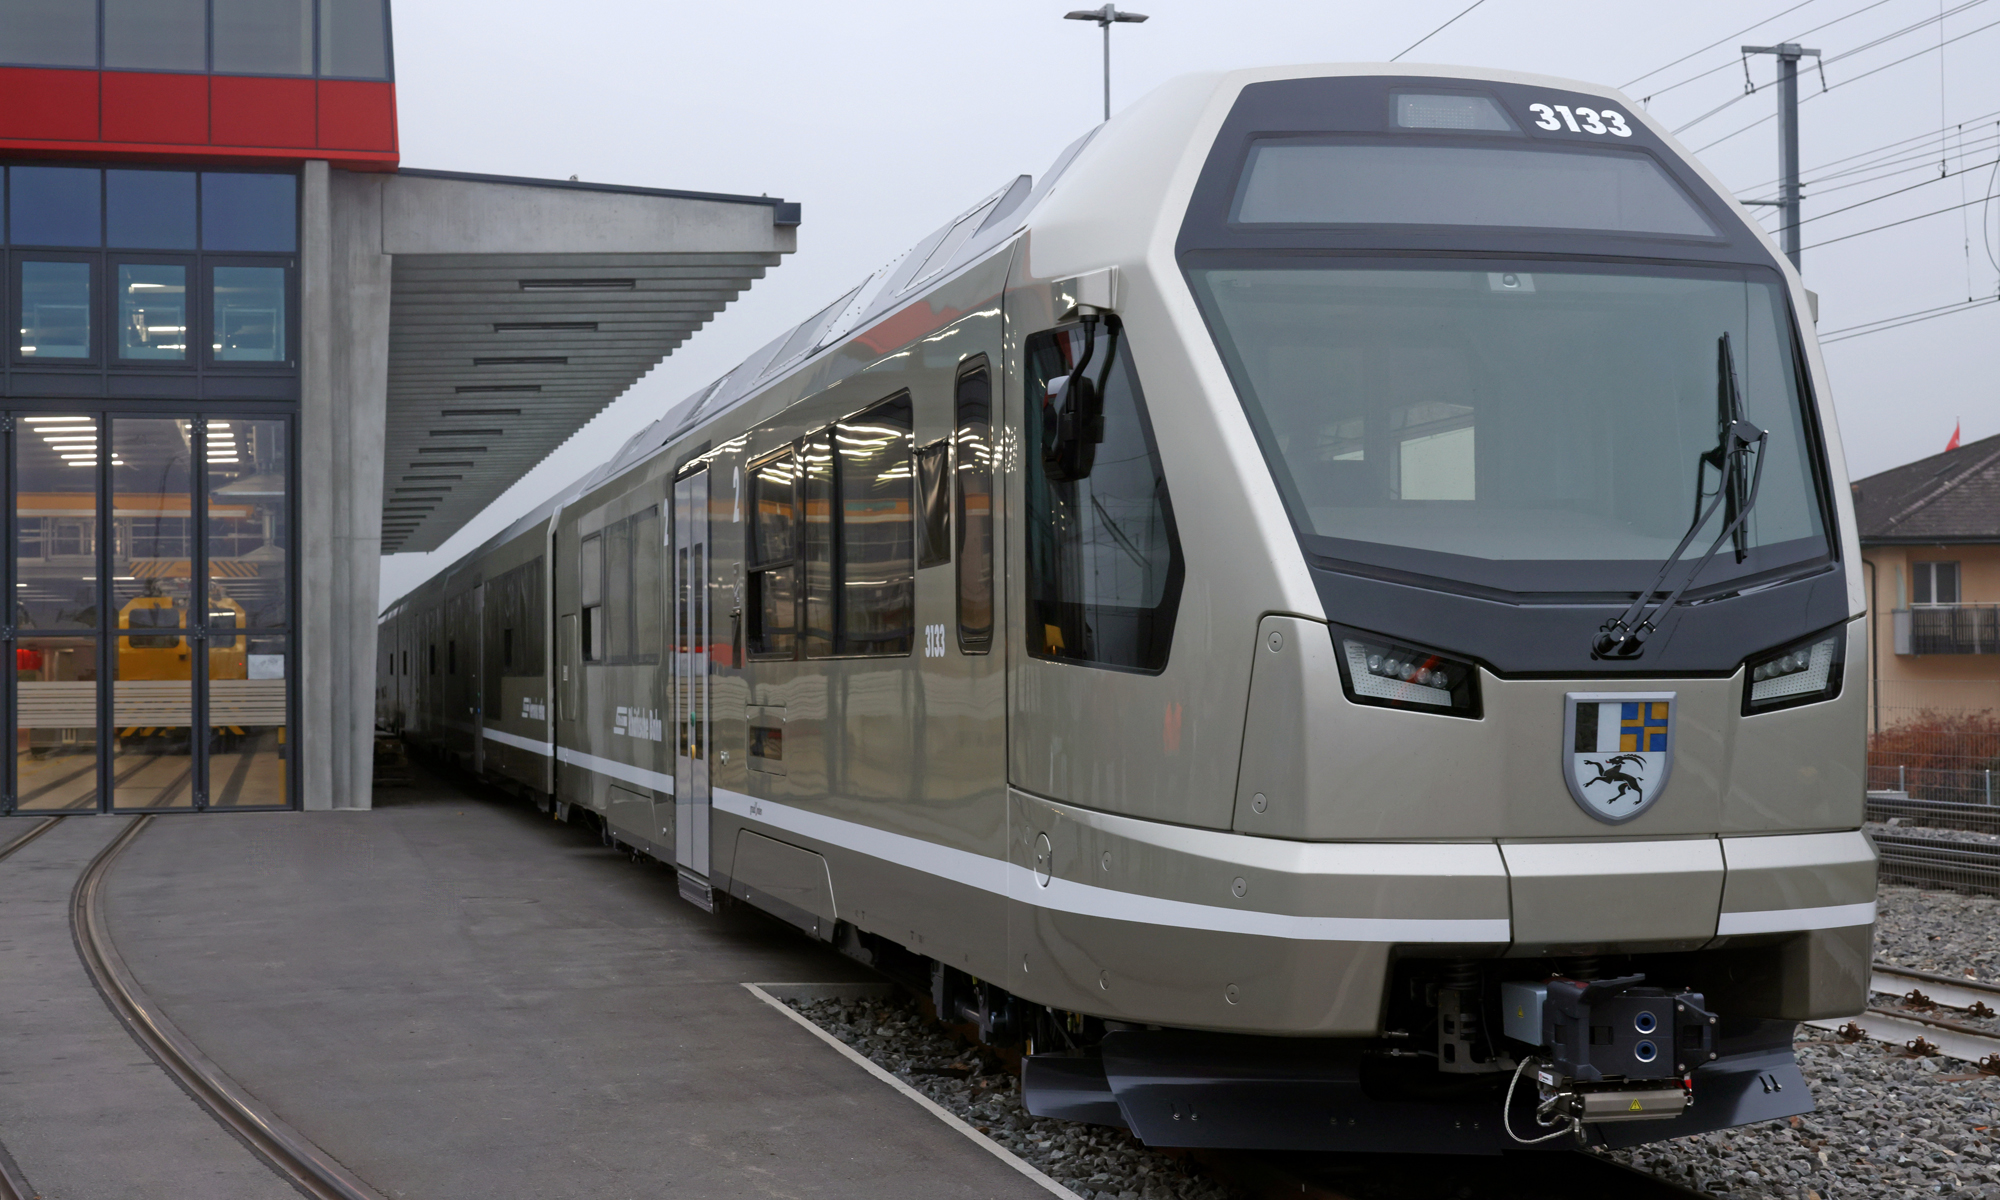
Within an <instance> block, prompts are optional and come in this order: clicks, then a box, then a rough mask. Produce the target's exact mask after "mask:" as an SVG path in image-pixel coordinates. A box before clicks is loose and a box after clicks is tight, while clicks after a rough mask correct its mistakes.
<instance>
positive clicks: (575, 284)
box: [521, 279, 639, 292]
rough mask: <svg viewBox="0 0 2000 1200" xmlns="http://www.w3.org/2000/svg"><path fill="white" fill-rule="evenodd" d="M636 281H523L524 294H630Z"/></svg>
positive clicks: (637, 284)
mask: <svg viewBox="0 0 2000 1200" xmlns="http://www.w3.org/2000/svg"><path fill="white" fill-rule="evenodd" d="M638 286H639V281H638V280H636V279H523V280H522V281H521V290H522V291H524V292H629V291H631V290H632V289H633V288H636V287H638Z"/></svg>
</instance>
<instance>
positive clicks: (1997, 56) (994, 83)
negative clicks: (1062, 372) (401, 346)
mask: <svg viewBox="0 0 2000 1200" xmlns="http://www.w3.org/2000/svg"><path fill="white" fill-rule="evenodd" d="M1137 3H1138V4H1139V5H1140V7H1141V11H1144V12H1146V13H1147V14H1148V15H1149V17H1150V19H1149V20H1148V21H1146V22H1145V23H1143V24H1124V25H1119V26H1118V27H1116V28H1115V29H1114V31H1113V33H1112V40H1113V46H1112V81H1111V82H1112V108H1113V112H1114V113H1115V112H1116V111H1117V110H1118V109H1120V108H1123V107H1124V106H1126V105H1128V104H1130V103H1131V102H1132V101H1134V100H1136V99H1138V98H1139V97H1140V96H1141V95H1143V94H1144V93H1145V92H1147V91H1149V90H1151V89H1152V88H1154V87H1156V86H1158V85H1159V84H1161V83H1163V82H1165V81H1166V80H1169V79H1172V78H1173V77H1175V76H1177V75H1183V74H1187V73H1189V72H1195V71H1213V70H1229V69H1234V68H1239V67H1254V66H1268V65H1274V64H1286V63H1312V62H1380V61H1384V60H1387V59H1389V58H1390V57H1392V56H1395V55H1398V54H1403V53H1404V52H1406V51H1407V52H1408V53H1407V54H1405V57H1404V58H1403V61H1405V62H1424V63H1445V64H1460V65H1469V66H1481V67H1498V68H1505V69H1509V70H1518V71H1533V72H1540V73H1544V74H1549V75H1557V76H1565V77H1568V78H1572V79H1579V80H1585V81H1589V82H1594V83H1602V84H1610V85H1613V86H1617V87H1624V88H1626V91H1627V93H1628V94H1629V95H1630V96H1631V97H1632V98H1633V100H1634V102H1635V104H1636V103H1643V105H1644V106H1645V108H1646V109H1647V111H1649V112H1651V113H1652V114H1654V115H1655V116H1656V117H1658V118H1659V119H1660V120H1662V121H1664V122H1666V123H1667V125H1668V127H1669V128H1670V129H1674V130H1676V131H1680V130H1682V128H1683V127H1684V126H1685V127H1686V128H1685V131H1684V132H1680V133H1679V136H1680V138H1681V140H1682V141H1683V143H1684V144H1685V145H1686V146H1687V147H1688V148H1689V149H1690V150H1693V151H1695V152H1696V153H1697V155H1698V157H1700V158H1701V159H1702V160H1703V161H1704V162H1705V163H1707V164H1708V166H1709V167H1710V168H1711V169H1712V170H1714V171H1715V172H1716V174H1717V175H1718V176H1719V177H1720V178H1721V179H1722V180H1723V182H1724V183H1725V184H1726V185H1727V186H1728V187H1730V188H1732V189H1734V190H1735V191H1736V194H1737V195H1738V196H1739V197H1742V198H1746V199H1750V198H1770V197H1773V196H1775V195H1776V189H1775V183H1774V181H1775V179H1776V177H1777V174H1778V169H1777V160H1778V151H1777V132H1776V125H1775V122H1774V121H1773V120H1771V119H1770V118H1771V117H1772V116H1773V114H1774V113H1775V111H1776V90H1775V88H1773V87H1772V86H1771V83H1772V80H1773V78H1774V76H1775V72H1776V65H1775V63H1774V61H1773V59H1772V58H1771V57H1770V56H1760V57H1756V58H1751V59H1749V60H1748V66H1747V72H1748V80H1749V81H1750V82H1751V83H1753V84H1755V85H1756V89H1757V90H1756V91H1754V92H1753V93H1748V94H1746V92H1745V85H1746V69H1745V66H1744V65H1743V56H1741V55H1740V54H1739V53H1738V48H1739V47H1740V46H1742V45H1746V44H1754V45H1770V44H1774V43H1778V42H1789V41H1797V42H1799V43H1800V44H1801V45H1804V46H1806V47H1807V48H1816V49H1820V50H1822V51H1823V62H1824V66H1823V67H1815V66H1813V65H1812V64H1811V63H1810V61H1808V64H1807V66H1806V69H1805V70H1804V71H1803V72H1802V80H1801V87H1800V91H1801V96H1802V97H1803V101H1802V103H1801V106H1800V145H1801V161H1802V165H1803V168H1804V170H1803V175H1804V177H1805V179H1806V181H1807V187H1806V201H1805V209H1804V217H1805V222H1804V224H1803V225H1802V232H1803V240H1804V247H1805V249H1804V264H1803V265H1804V276H1805V280H1806V286H1808V287H1810V288H1812V289H1813V290H1815V291H1816V292H1818V293H1819V295H1820V321H1819V329H1820V332H1821V334H1822V335H1823V336H1824V337H1826V338H1827V339H1828V340H1827V342H1826V343H1825V354H1826V360H1827V365H1828V368H1829V370H1830V372H1831V376H1832V385H1833V400H1834V407H1835V409H1836V411H1837V413H1838V416H1839V425H1840V431H1841V437H1842V441H1843V444H1844V446H1845V450H1846V454H1847V461H1848V467H1849V472H1850V474H1851V475H1853V476H1854V477H1855V478H1861V477H1863V476H1866V475H1870V474H1873V473H1875V472H1877V471H1881V470H1885V469H1887V468H1889V467H1892V466H1896V465H1898V464H1901V463H1904V462H1908V461H1910V460H1912V459H1915V458H1920V457H1923V456H1925V455H1928V454H1935V453H1937V452H1938V451H1940V450H1942V449H1944V446H1945V443H1946V439H1947V438H1949V437H1950V435H1951V433H1952V430H1953V428H1954V426H1955V425H1957V424H1959V423H1961V422H1962V425H1963V436H1964V439H1965V440H1966V441H1971V440H1974V439H1976V438H1981V437H1987V436H1990V435H1993V434H1996V433H2000V398H1996V380H2000V370H1996V368H2000V304H1994V305H1990V306H1987V307H1979V308H1972V309H1968V310H1966V311H1958V312H1947V313H1945V314H1943V315H1941V316H1939V317H1937V318H1935V319H1930V320H1924V321H1920V322H1916V323H1913V324H1908V325H1904V326H1901V327H1899V328H1892V329H1887V330H1886V331H1883V332H1873V333H1867V334H1865V335H1863V336H1848V337H1839V334H1840V332H1841V331H1853V330H1856V329H1857V328H1860V329H1865V328H1869V327H1870V326H1869V323H1871V322H1878V321H1883V320H1885V319H1887V318H1893V317H1897V316H1899V315H1902V314H1909V313H1916V312H1919V311H1922V310H1928V309H1932V308H1936V307H1939V306H1944V305H1952V304H1962V303H1964V302H1965V301H1966V300H1968V299H1969V298H1975V297H1991V296H1994V295H1996V293H2000V266H1996V264H1995V258H1996V256H2000V226H1996V222H2000V198H1996V199H1995V200H1994V201H1993V202H1991V203H1982V202H1981V201H1982V198H1983V197H1986V196H1987V195H1988V194H1989V189H1992V188H1993V187H1994V186H1995V184H1996V183H2000V179H1996V170H2000V168H1996V166H1995V160H1996V159H2000V149H1996V147H2000V70H1996V69H1995V68H1996V66H2000V3H1990V0H1969V2H1968V0H1803V2H1800V0H1754V2H1746V0H1737V2H1733V3H1722V2H1718V0H1683V2H1682V3H1677V4H1673V5H1661V4H1652V3H1623V4H1620V3H1606V2H1605V0H1591V2H1589V3H1582V2H1577V0H1536V2H1535V3H1533V4H1529V3H1525V2H1524V0H1481V2H1480V3H1479V4H1477V5H1475V6H1474V7H1473V8H1472V9H1471V11H1469V12H1468V11H1465V9H1466V6H1467V4H1469V3H1471V0H1421V2H1418V0H1404V2H1402V3H1397V4H1374V5H1358V4H1341V3H1326V2H1324V0H1321V2H1317V3H1297V2H1287V0H1230V2H1229V3H1226V4H1225V3H1218V2H1214V0H1209V2H1207V3H1200V2H1196V0H1137ZM1989 3H1990V7H1989ZM1065 11H1067V9H1066V7H1065V5H1064V4H1062V3H1049V4H1042V3H1034V2H1027V0H986V2H983V3H977V4H966V3H959V4H936V3H931V4H917V3H903V2H892V0H850V2H848V3H844V4H825V3H821V4H806V3H795V2H792V0H764V2H763V3H759V4H755V5H750V4H743V5H736V4H702V5H688V4H675V3H660V2H658V0H651V2H647V0H566V2H565V3H562V4H550V3H546V2H544V3H540V4H533V5H530V4H525V3H519V2H517V0H476V2H474V0H397V2H396V3H395V5H394V12H395V39H396V73H397V97H398V105H399V124H400V132H401V137H402V156H403V163H404V165H406V166H411V167H427V168H433V169H441V170H456V171H476V172H485V173H490V174H498V175H526V176H538V177H543V178H553V179H567V178H569V177H570V176H572V175H575V176H578V177H579V178H581V179H584V180H589V181H595V182H603V183H617V184H630V185H637V186H644V187H663V188H681V189H688V190H695V191H717V192H735V193H742V194H749V195H773V196H782V197H784V198H785V199H787V200H796V201H798V202H800V203H801V204H802V205H803V206H804V223H803V224H802V225H801V227H800V229H799V249H798V252H797V253H796V254H793V255H790V256H788V257H787V258H786V260H785V261H784V262H783V263H782V264H781V265H780V266H778V267H776V268H774V269H772V270H771V271H770V273H769V274H768V275H767V277H766V278H765V279H763V280H761V281H759V282H758V283H756V284H755V285H754V286H753V287H752V288H751V290H750V291H749V292H747V293H746V294H745V295H743V296H742V297H740V298H739V299H738V300H737V301H736V302H735V303H734V304H732V305H730V306H729V307H728V308H727V309H725V310H724V311H723V312H722V313H721V314H720V315H718V316H717V317H716V319H715V320H714V321H713V322H712V323H711V324H710V325H709V326H708V327H707V328H706V329H703V330H701V331H699V332H698V333H696V334H695V335H694V337H693V338H691V339H690V340H689V341H688V343H687V344H685V345H684V346H682V347H681V348H680V349H679V350H678V351H676V352H675V353H674V354H673V355H672V356H670V357H669V358H667V359H666V360H665V361H664V362H662V363H661V364H660V365H659V366H658V367H656V368H655V369H654V370H653V371H652V372H651V373H650V374H649V375H647V376H646V377H645V378H644V379H641V380H640V381H639V382H638V383H637V384H636V385H634V386H633V387H632V389H631V390H630V391H628V392H627V393H626V394H625V395H624V396H623V397H621V398H620V399H618V400H617V401H616V402H614V403H613V404H611V405H610V407H608V408H607V409H606V410H605V411H604V412H603V413H602V414H601V415H600V416H598V417H597V419H596V420H594V421H593V422H591V423H590V424H589V425H587V426H585V427H584V429H582V430H581V431H580V432H579V433H578V434H577V435H576V436H575V437H573V438H571V439H570V441H569V442H567V443H565V444H564V445H563V446H562V447H560V448H558V449H557V450H556V451H555V452H554V453H553V454H552V455H550V457H549V458H548V459H547V460H545V461H544V462H543V463H542V464H541V465H540V466H538V467H536V468H535V469H534V470H533V471H531V472H529V473H528V474H527V475H526V476H524V477H523V478H522V480H521V481H520V482H519V483H518V484H516V485H515V486H514V487H513V488H512V489H511V490H509V491H508V492H507V493H505V494H503V495H502V496H501V497H500V498H499V499H498V500H496V501H495V502H494V504H493V505H492V506H491V507H490V508H489V509H487V510H486V512H484V513H482V514H481V515H480V516H479V517H477V518H475V519H474V520H473V521H472V522H470V523H469V524H468V525H467V526H466V527H465V528H464V529H463V530H461V531H460V532H459V533H458V534H457V535H456V536H454V537H453V538H452V539H451V540H450V541H448V542H446V543H445V544H444V545H443V546H442V547H440V548H439V549H438V550H437V551H435V552H433V553H431V554H398V555H391V556H389V557H388V558H386V559H384V561H383V570H382V598H383V601H384V603H385V604H386V603H387V602H389V601H391V600H393V599H395V598H396V597H398V596H400V595H402V594H403V593H404V592H405V591H407V590H409V588H411V587H413V586H415V585H416V584H418V583H420V582H422V581H423V580H424V579H426V578H428V577H429V576H431V575H432V574H434V573H436V572H437V571H439V570H441V569H443V568H444V567H445V566H447V565H448V564H450V563H451V562H452V561H454V560H455V559H457V558H458V557H459V556H460V555H461V554H463V553H465V552H466V551H467V550H469V549H472V548H473V547H475V546H477V545H478V544H479V543H480V542H482V541H484V540H485V539H486V538H488V537H490V536H492V534H493V533H495V532H497V531H498V530H499V529H501V528H503V527H505V526H506V525H507V524H508V523H510V522H511V521H513V520H514V519H515V518H517V517H518V516H520V515H521V514H522V513H524V512H526V511H527V510H528V509H530V508H532V507H534V505H536V504H537V503H539V502H540V501H541V500H543V499H545V498H546V497H547V496H548V495H549V494H550V493H552V492H554V491H556V490H558V489H560V488H561V487H563V486H564V485H565V484H567V483H569V482H570V481H572V480H574V479H575V478H577V477H578V476H580V475H582V474H584V473H585V472H587V471H589V470H590V469H591V468H592V467H594V466H595V465H597V462H598V461H599V459H600V457H601V455H602V454H603V453H604V448H605V447H617V446H619V445H621V444H623V442H624V441H625V440H626V438H628V437H629V436H630V435H631V434H632V433H634V432H636V431H637V430H638V429H639V428H640V427H641V426H643V425H645V424H646V423H648V422H650V421H653V420H655V419H657V418H658V417H659V416H660V415H661V414H662V413H664V412H665V411H666V410H667V409H668V408H669V407H671V406H672V405H673V404H675V403H677V402H678V401H679V400H681V399H682V398H683V397H685V396H687V395H689V394H690V393H692V392H694V391H695V390H696V389H698V388H700V387H702V386H704V385H706V384H707V383H708V382H710V381H711V380H713V379H715V378H716V377H717V376H719V375H721V374H723V373H724V372H726V371H728V370H729V369H730V368H731V367H733V366H735V365H736V363H737V362H739V361H740V360H742V359H743V358H744V357H745V356H747V355H748V354H749V353H750V352H751V351H753V350H755V349H756V348H757V347H759V346H761V345H763V344H764V343H765V342H767V341H769V340H770V339H771V338H772V337H773V336H775V335H776V334H777V333H779V332H781V331H782V330H784V329H785V328H786V327H788V326H790V325H793V324H796V323H797V322H798V321H800V320H803V319H804V318H805V317H806V316H808V315H810V314H811V313H813V312H815V311H817V310H818V309H820V308H821V307H823V306H824V305H825V304H827V303H828V302H830V301H831V300H832V299H834V298H835V297H837V296H838V295H840V294H841V293H843V292H844V291H846V290H847V289H848V288H850V287H852V286H853V285H854V284H855V283H857V282H859V281H860V280H861V279H862V278H863V277H864V276H866V275H867V274H868V273H869V272H871V271H873V270H875V269H876V268H877V267H879V266H881V265H883V264H884V263H886V262H887V261H889V260H890V259H891V258H893V257H895V256H896V255H897V254H899V253H901V252H902V251H903V250H904V249H906V248H908V247H909V246H910V245H912V244H914V243H915V242H917V241H918V240H919V239H921V238H922V237H923V236H924V235H926V234H928V233H929V232H931V231H932V230H933V229H935V228H937V227H938V226H940V225H942V224H943V223H944V222H946V221H948V220H950V219H951V218H952V217H954V216H956V215H957V214H958V213H960V212H962V211H964V210H965V209H966V208H968V207H970V206H971V205H972V204H973V203H974V202H976V201H977V200H979V199H980V198H981V197H983V196H984V195H986V194H987V193H988V192H990V191H992V190H993V189H994V188H996V187H998V186H1000V185H1001V184H1002V183H1004V182H1006V181H1007V180H1009V179H1011V178H1012V177H1014V176H1015V175H1019V174H1023V173H1027V174H1034V175H1037V176H1039V175H1040V174H1041V172H1042V171H1043V170H1044V169H1045V168H1046V167H1047V165H1048V164H1049V162H1050V161H1051V160H1052V159H1053V158H1054V157H1055V155H1056V153H1057V152H1058V151H1059V150H1061V149H1062V147H1063V146H1065V145H1067V144H1068V143H1069V142H1071V141H1072V140H1074V139H1075V138H1076V137H1077V136H1079V135H1080V134H1082V133H1083V132H1085V131H1086V130H1088V129H1089V128H1090V127H1091V126H1092V125H1094V124H1095V123H1097V121H1098V120H1099V119H1100V117H1101V115H1102V103H1103V100H1102V90H1101V89H1102V81H1101V71H1102V64H1101V53H1102V43H1101V41H1100V38H1101V35H1100V33H1099V32H1098V28H1097V26H1095V25H1093V24H1086V23H1083V22H1078V21H1065V20H1063V19H1062V15H1063V13H1064V12H1065ZM1941 15H1942V19H1940V17H1941ZM1454 18H1456V19H1454ZM1753 21H1758V22H1760V23H1759V24H1757V25H1755V26H1752V25H1751V22H1753ZM1447 22H1450V24H1448V25H1447V24H1446V23H1447ZM1989 24H1991V25H1993V26H1995V27H1993V28H1987V26H1988V25H1989ZM1440 26H1445V27H1444V28H1443V29H1442V31H1439V32H1434V31H1437V30H1439V27H1440ZM1912 27H1914V28H1912ZM1427 34H1430V35H1432V36H1430V37H1429V39H1428V40H1425V41H1423V42H1422V44H1421V45H1417V46H1416V47H1415V49H1414V50H1412V49H1411V47H1412V45H1413V43H1417V42H1418V41H1419V39H1422V38H1424V37H1425V35H1427ZM1941 41H1942V42H1943V43H1944V44H1943V45H1942V46H1940V42H1941ZM1677 60H1678V61H1677ZM1897 60H1905V61H1901V62H1898V61H1897ZM1628 85H1629V86H1628ZM1690 123H1692V124H1690ZM1902 139H1910V141H1909V142H1908V143H1907V144H1906V147H1905V150H1906V152H1905V153H1902V154H1901V155H1900V156H1899V157H1898V158H1897V159H1896V161H1893V162H1884V163H1881V164H1879V165H1870V164H1872V163H1874V162H1875V160H1876V159H1877V158H1879V157H1881V156H1882V155H1883V154H1886V153H1888V150H1887V149H1885V148H1888V147H1890V145H1891V144H1892V143H1896V142H1898V141H1900V140H1902ZM1871 152H1873V153H1871ZM1855 156H1860V157H1855ZM1843 160H1844V161H1843ZM1855 167H1865V168H1866V169H1863V170H1858V171H1857V170H1854V169H1853V168H1855ZM1841 172H1845V173H1844V174H1842V173H1841ZM1899 189H1907V190H1901V191H1900V193H1899V194H1896V195H1888V193H1891V192H1897V191H1898V190H1899ZM1864 202H1865V203H1864ZM1848 206H1856V207H1851V208H1850V207H1848ZM1946 209H1949V210H1950V211H1944V212H1937V210H1946ZM1757 211H1759V212H1765V213H1774V211H1775V210H1768V209H1759V210H1757ZM1933 213H1936V215H1925V214H1933ZM1911 218H1914V219H1911ZM1893 222H1906V223H1902V224H1895V225H1892V226H1891V227H1890V228H1886V229H1877V228H1876V227H1878V226H1884V225H1891V223H1893ZM1766 224H1767V226H1774V225H1775V216H1774V215H1773V216H1768V217H1767V218H1766ZM1871 230H1872V232H1870V231H1871ZM1853 235H1859V236H1853ZM1835 339H1838V340H1835Z"/></svg>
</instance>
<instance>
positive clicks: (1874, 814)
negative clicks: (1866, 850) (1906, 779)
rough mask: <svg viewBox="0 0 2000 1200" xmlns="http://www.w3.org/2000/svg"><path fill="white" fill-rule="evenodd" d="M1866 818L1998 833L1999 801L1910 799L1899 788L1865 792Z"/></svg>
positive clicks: (1999, 822)
mask: <svg viewBox="0 0 2000 1200" xmlns="http://www.w3.org/2000/svg"><path fill="white" fill-rule="evenodd" d="M1868 819H1869V820H1871V821H1882V822H1889V821H1894V822H1896V823H1898V824H1899V825H1924V826H1928V827H1930V828H1932V829H1969V830H1971V831H1973V832H1975V833H1992V834H2000V805H1992V804H1953V803H1951V802H1949V801H1944V800H1912V799H1910V797H1908V796H1907V795H1905V794H1903V793H1902V792H1869V793H1868Z"/></svg>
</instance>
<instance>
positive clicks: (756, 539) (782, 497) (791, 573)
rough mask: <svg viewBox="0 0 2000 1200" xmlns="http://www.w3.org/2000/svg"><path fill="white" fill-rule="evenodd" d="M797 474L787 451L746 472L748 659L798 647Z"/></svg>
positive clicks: (788, 652)
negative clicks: (748, 537) (748, 489)
mask: <svg viewBox="0 0 2000 1200" xmlns="http://www.w3.org/2000/svg"><path fill="white" fill-rule="evenodd" d="M798 550H799V547H798V472H797V460H796V459H795V458H794V457H793V455H792V452H791V451H789V450H788V451H786V452H785V453H783V454H780V455H778V456H777V457H775V458H770V459H766V460H765V461H764V462H762V463H760V464H758V465H757V466H754V467H751V468H750V553H749V556H748V557H749V559H750V563H749V572H750V597H749V606H748V607H749V610H750V611H749V618H750V628H749V633H748V635H747V640H748V645H747V647H746V649H747V651H748V653H749V654H750V655H751V656H752V657H754V658H790V657H792V655H793V653H794V652H795V651H796V649H797V647H798V628H799V585H798V574H799V566H798Z"/></svg>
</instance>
